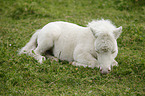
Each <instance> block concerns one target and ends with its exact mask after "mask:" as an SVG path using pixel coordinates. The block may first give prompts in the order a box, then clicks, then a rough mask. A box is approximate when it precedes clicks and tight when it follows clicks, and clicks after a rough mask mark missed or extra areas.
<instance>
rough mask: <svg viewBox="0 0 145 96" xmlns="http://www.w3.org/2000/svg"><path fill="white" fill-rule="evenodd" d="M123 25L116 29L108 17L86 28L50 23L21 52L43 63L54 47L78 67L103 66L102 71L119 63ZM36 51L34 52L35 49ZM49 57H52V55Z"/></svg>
mask: <svg viewBox="0 0 145 96" xmlns="http://www.w3.org/2000/svg"><path fill="white" fill-rule="evenodd" d="M121 32H122V27H119V28H116V27H115V26H114V25H113V24H112V23H111V22H110V21H109V20H103V19H102V20H98V21H92V22H90V23H89V24H88V26H87V27H81V26H78V25H76V24H72V23H68V22H62V21H57V22H51V23H48V24H47V25H45V26H44V27H43V28H42V29H40V30H37V31H36V33H34V34H33V36H32V38H31V39H30V41H29V42H28V43H27V44H26V45H25V46H24V47H23V48H22V49H21V50H20V52H19V54H23V53H24V54H28V55H30V56H33V57H34V58H35V59H37V60H38V61H39V62H40V63H42V61H43V60H46V58H45V57H44V56H42V54H43V53H45V52H46V51H48V50H52V53H53V55H54V56H55V57H57V58H58V59H60V60H67V61H69V62H72V65H75V66H84V67H87V66H88V67H91V68H94V67H98V68H99V67H100V71H101V73H103V74H107V73H109V72H110V71H111V66H114V65H116V66H117V64H118V63H117V62H116V61H115V60H114V58H115V57H116V56H117V53H118V47H117V41H116V40H117V38H118V37H119V35H120V34H121ZM33 50H34V51H33ZM47 57H49V58H52V56H51V55H47Z"/></svg>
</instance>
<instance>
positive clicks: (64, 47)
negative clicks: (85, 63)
mask: <svg viewBox="0 0 145 96" xmlns="http://www.w3.org/2000/svg"><path fill="white" fill-rule="evenodd" d="M74 49H75V44H74V42H73V40H70V39H64V38H63V39H61V38H60V39H59V40H58V41H56V42H55V44H54V48H53V54H54V56H55V57H57V58H59V59H60V60H66V61H73V60H74V58H73V53H74Z"/></svg>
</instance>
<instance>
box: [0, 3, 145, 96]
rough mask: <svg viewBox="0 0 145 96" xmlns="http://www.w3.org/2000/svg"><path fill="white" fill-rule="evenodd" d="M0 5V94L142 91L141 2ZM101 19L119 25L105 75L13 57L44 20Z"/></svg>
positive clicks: (144, 33) (75, 95) (144, 29)
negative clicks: (112, 63) (114, 64)
mask: <svg viewBox="0 0 145 96" xmlns="http://www.w3.org/2000/svg"><path fill="white" fill-rule="evenodd" d="M0 6H1V7H0V95H3V96H5V95H6V96H7V95H12V96H17V95H28V96H29V95H31V96H33V95H34V96H35V95H37V96H41V95H44V96H53V95H54V96H55V95H56V96H57V95H61V96H67V95H70V96H88V95H89V96H94V95H97V96H106V95H107V96H118V95H119V96H143V95H145V86H144V85H145V80H144V79H145V78H144V77H145V59H144V58H145V18H144V17H145V13H144V12H145V6H144V0H130V1H129V0H128V1H127V0H116V1H113V0H105V1H103V0H96V1H95V0H79V1H78V0H41V1H40V0H34V1H32V0H23V1H22V0H1V1H0ZM101 18H104V19H110V20H111V21H113V22H114V23H115V25H117V27H119V26H123V33H122V34H121V36H120V38H119V39H118V47H119V53H118V56H117V58H116V60H117V61H118V63H119V67H114V68H113V71H112V72H111V73H110V74H107V75H101V74H100V72H99V70H98V69H97V68H95V69H91V68H83V67H75V66H72V65H70V64H69V63H68V62H66V61H59V63H57V62H55V61H53V62H51V61H49V60H47V61H45V62H44V64H39V63H38V62H37V61H36V60H34V58H32V57H29V56H26V55H21V56H19V55H18V52H17V50H18V49H19V48H21V47H23V46H24V45H25V44H26V43H27V42H28V41H29V39H30V37H31V36H32V34H33V33H34V31H35V30H36V29H39V28H42V27H43V26H44V25H45V24H47V23H48V22H52V21H58V20H62V21H67V22H72V23H76V24H78V25H81V26H86V24H87V22H89V21H91V20H92V19H101Z"/></svg>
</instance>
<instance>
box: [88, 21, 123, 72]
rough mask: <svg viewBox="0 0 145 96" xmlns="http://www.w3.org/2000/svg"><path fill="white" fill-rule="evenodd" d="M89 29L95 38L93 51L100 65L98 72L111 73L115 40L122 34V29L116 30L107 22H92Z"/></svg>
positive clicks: (114, 53) (116, 51) (115, 47)
mask: <svg viewBox="0 0 145 96" xmlns="http://www.w3.org/2000/svg"><path fill="white" fill-rule="evenodd" d="M89 27H90V29H91V31H92V33H93V34H94V36H95V38H96V39H95V42H94V46H95V51H96V53H97V60H98V63H99V65H100V72H101V73H102V74H107V73H109V72H110V71H111V66H112V64H113V62H114V58H115V57H116V56H117V53H118V47H117V38H118V37H119V35H120V34H121V32H122V27H119V28H116V27H115V26H114V25H113V24H111V22H110V21H108V20H100V21H93V22H91V23H89Z"/></svg>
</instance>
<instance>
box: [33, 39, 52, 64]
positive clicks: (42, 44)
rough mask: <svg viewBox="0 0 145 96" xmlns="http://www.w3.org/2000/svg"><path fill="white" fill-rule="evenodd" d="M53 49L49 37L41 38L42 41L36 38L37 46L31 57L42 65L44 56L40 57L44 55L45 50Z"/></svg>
mask: <svg viewBox="0 0 145 96" xmlns="http://www.w3.org/2000/svg"><path fill="white" fill-rule="evenodd" d="M52 47H53V40H52V38H49V37H43V39H42V38H41V39H39V38H38V46H37V48H36V49H35V50H34V54H33V57H34V58H35V59H36V60H38V62H40V63H42V62H43V61H45V60H46V58H45V57H44V56H42V54H43V53H45V52H46V51H47V50H49V49H51V48H52Z"/></svg>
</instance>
